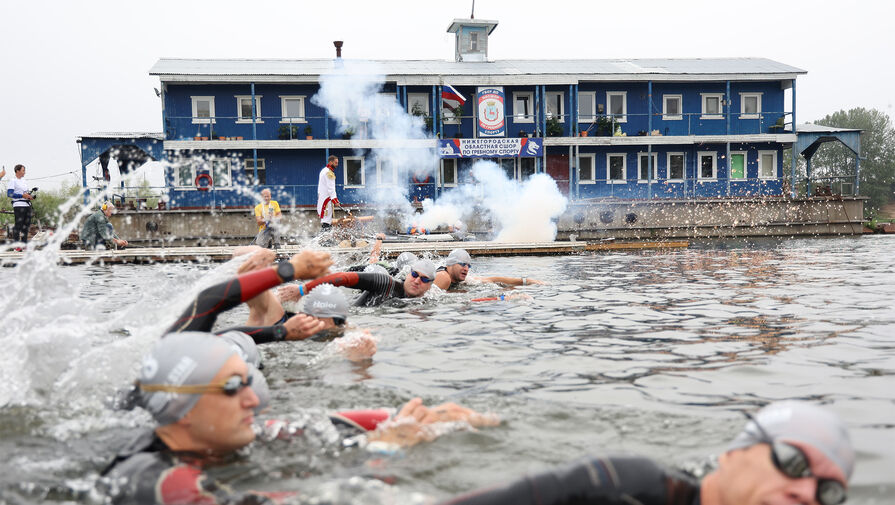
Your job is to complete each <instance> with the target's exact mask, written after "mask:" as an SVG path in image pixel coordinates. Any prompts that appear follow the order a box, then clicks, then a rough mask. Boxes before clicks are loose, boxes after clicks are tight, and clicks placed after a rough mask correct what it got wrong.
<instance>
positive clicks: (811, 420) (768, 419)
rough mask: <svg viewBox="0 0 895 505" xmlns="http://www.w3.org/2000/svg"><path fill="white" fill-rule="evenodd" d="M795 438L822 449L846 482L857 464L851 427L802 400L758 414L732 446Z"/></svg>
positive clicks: (795, 441)
mask: <svg viewBox="0 0 895 505" xmlns="http://www.w3.org/2000/svg"><path fill="white" fill-rule="evenodd" d="M768 437H770V438H771V439H772V440H774V441H781V442H791V443H794V444H795V445H797V446H805V445H807V446H810V447H813V448H814V449H816V450H818V451H820V452H821V453H822V454H823V456H824V457H826V459H828V460H829V461H830V462H832V463H833V464H834V465H835V466H836V468H838V469H839V471H841V472H842V475H843V476H844V478H845V480H846V482H847V481H848V479H849V478H851V475H852V472H853V471H854V466H855V451H854V449H853V448H852V444H851V439H850V438H849V436H848V429H847V428H846V426H845V423H844V422H842V419H840V418H839V416H837V415H836V414H835V413H833V412H831V411H829V410H827V409H823V408H821V407H818V406H816V405H812V404H810V403H806V402H800V401H782V402H775V403H772V404H770V405H768V406H767V407H764V408H763V409H761V410H759V411H758V413H757V414H755V415H754V417H753V420H751V421H749V422H748V423H746V426H745V428H744V429H743V431H742V432H740V434H739V435H737V437H736V438H735V439H734V440H733V442H731V443H730V445H729V446H728V450H735V449H742V448H747V447H751V446H753V445H756V444H760V443H768V442H769V441H768Z"/></svg>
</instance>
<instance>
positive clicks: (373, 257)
mask: <svg viewBox="0 0 895 505" xmlns="http://www.w3.org/2000/svg"><path fill="white" fill-rule="evenodd" d="M384 238H385V235H383V234H382V233H378V234H376V242H374V243H373V250H372V251H370V261H368V263H369V264H371V265H372V264H373V263H376V262H378V261H379V254H380V253H381V252H382V239H384Z"/></svg>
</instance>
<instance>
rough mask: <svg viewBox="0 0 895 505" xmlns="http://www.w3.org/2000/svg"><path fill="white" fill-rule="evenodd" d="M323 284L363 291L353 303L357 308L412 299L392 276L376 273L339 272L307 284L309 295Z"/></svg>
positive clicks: (306, 291) (402, 285)
mask: <svg viewBox="0 0 895 505" xmlns="http://www.w3.org/2000/svg"><path fill="white" fill-rule="evenodd" d="M321 284H332V285H333V286H344V287H346V288H351V289H359V290H362V291H363V293H361V294H360V296H358V297H357V298H355V299H354V301H353V302H352V304H353V305H355V306H356V307H375V306H376V305H381V304H382V303H383V302H385V301H386V300H388V299H390V298H411V297H409V296H407V294H405V293H404V283H403V282H401V281H399V280H398V279H395V278H394V277H392V276H391V275H386V274H383V273H376V272H338V273H334V274H329V275H327V276H324V277H320V278H318V279H315V280H313V281H311V282H308V283H305V285H304V292H305V294H308V293H310V292H311V290H312V289H314V288H315V287H317V286H319V285H321Z"/></svg>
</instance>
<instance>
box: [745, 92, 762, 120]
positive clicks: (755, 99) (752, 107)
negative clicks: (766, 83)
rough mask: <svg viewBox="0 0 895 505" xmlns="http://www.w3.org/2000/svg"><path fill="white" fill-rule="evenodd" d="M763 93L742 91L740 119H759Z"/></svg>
mask: <svg viewBox="0 0 895 505" xmlns="http://www.w3.org/2000/svg"><path fill="white" fill-rule="evenodd" d="M759 114H761V93H740V119H758V116H759Z"/></svg>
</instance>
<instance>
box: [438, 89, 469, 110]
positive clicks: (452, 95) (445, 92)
mask: <svg viewBox="0 0 895 505" xmlns="http://www.w3.org/2000/svg"><path fill="white" fill-rule="evenodd" d="M441 101H442V103H443V104H444V106H445V107H450V108H452V109H453V108H454V107H459V106H461V105H463V104H464V103H466V98H463V95H461V94H460V92H459V91H457V90H456V89H454V87H453V86H451V85H450V84H445V85H444V86H442V87H441Z"/></svg>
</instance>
